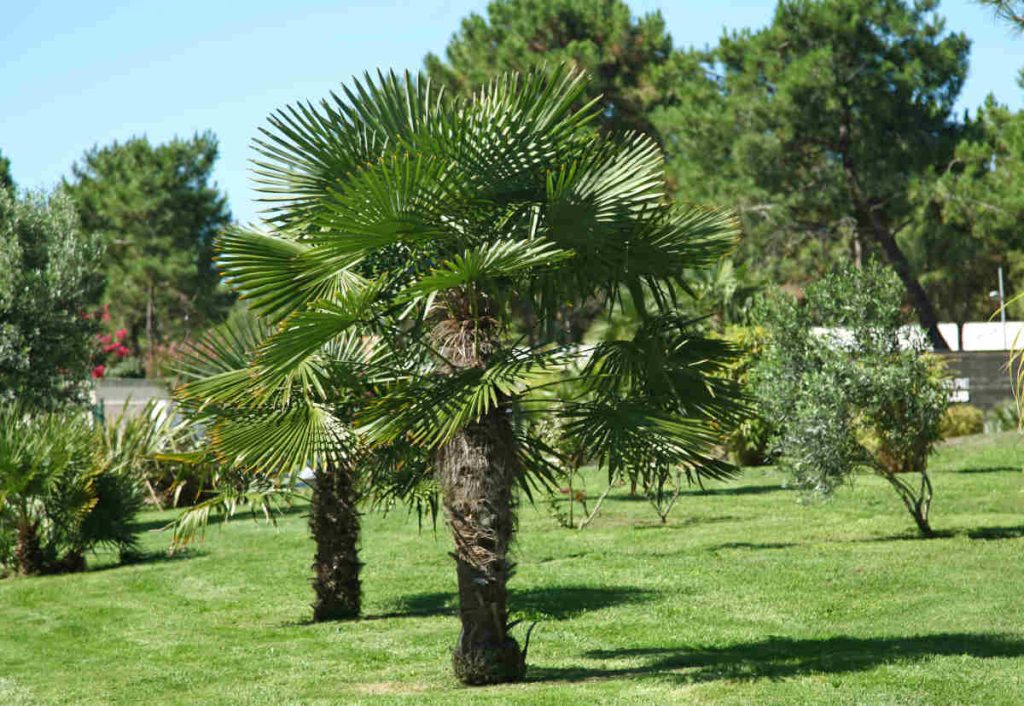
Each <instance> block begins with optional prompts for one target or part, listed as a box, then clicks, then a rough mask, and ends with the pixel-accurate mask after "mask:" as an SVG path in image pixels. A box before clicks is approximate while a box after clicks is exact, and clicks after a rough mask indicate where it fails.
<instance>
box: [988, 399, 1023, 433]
mask: <svg viewBox="0 0 1024 706" xmlns="http://www.w3.org/2000/svg"><path fill="white" fill-rule="evenodd" d="M1018 429H1020V409H1019V408H1018V407H1017V401H1016V400H1012V399H1011V400H1004V401H1002V402H1000V403H999V404H997V405H996V406H995V407H993V408H992V409H990V410H989V411H988V412H987V413H986V414H985V433H986V434H993V433H995V432H1000V431H1017V430H1018Z"/></svg>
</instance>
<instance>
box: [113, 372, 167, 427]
mask: <svg viewBox="0 0 1024 706" xmlns="http://www.w3.org/2000/svg"><path fill="white" fill-rule="evenodd" d="M95 395H96V402H98V403H99V402H102V404H103V413H104V415H105V416H106V418H107V419H113V418H115V417H117V415H119V414H120V413H121V410H122V408H124V406H125V404H128V414H129V415H134V414H137V413H138V412H139V410H141V409H142V408H143V407H144V406H145V405H146V403H147V402H149V401H150V400H151V399H158V400H170V399H171V393H170V390H168V389H167V386H166V385H164V384H162V383H160V382H157V381H155V380H138V379H115V378H112V379H105V380H100V381H99V383H97V385H96V393H95Z"/></svg>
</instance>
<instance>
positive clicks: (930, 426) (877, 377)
mask: <svg viewBox="0 0 1024 706" xmlns="http://www.w3.org/2000/svg"><path fill="white" fill-rule="evenodd" d="M902 304H903V295H902V289H901V285H900V282H899V280H898V278H897V277H896V275H895V274H893V273H892V272H891V271H890V270H888V269H886V268H884V267H882V266H880V265H878V264H870V265H868V266H866V267H864V268H863V269H856V268H854V267H846V268H842V269H840V270H838V271H836V272H834V273H833V274H830V275H828V276H826V277H824V278H823V279H821V280H820V281H818V282H816V283H815V284H813V285H811V286H809V287H808V288H807V290H806V298H805V300H804V301H803V302H802V303H801V302H798V301H796V300H795V299H793V298H792V297H785V296H778V297H775V298H773V299H770V300H768V301H766V302H764V303H763V304H762V306H761V311H760V318H761V320H762V323H763V325H764V327H765V330H766V332H767V340H766V342H765V349H764V352H763V354H762V356H761V358H760V360H759V362H758V364H757V366H756V368H755V370H754V372H753V375H752V381H753V389H754V393H755V395H756V398H757V401H758V406H759V409H760V412H761V414H763V415H764V416H765V417H766V418H767V419H769V420H770V422H771V423H772V425H773V427H774V428H775V429H776V430H777V431H776V435H775V438H774V442H773V444H772V447H773V453H774V454H775V455H776V456H777V458H778V460H779V462H780V463H781V464H782V465H783V467H785V468H786V469H787V470H788V471H789V473H790V474H791V477H792V479H793V482H794V484H795V485H796V486H798V487H800V488H802V489H804V490H807V491H809V492H810V493H811V494H813V495H819V496H828V495H831V494H832V492H833V491H835V490H836V488H838V487H839V486H841V485H843V484H844V483H847V482H850V481H851V480H852V478H853V477H854V474H855V473H856V471H858V470H860V469H867V470H870V471H872V472H874V473H876V474H878V475H880V476H882V477H884V478H885V479H886V480H888V481H889V482H890V483H891V484H893V486H894V487H896V489H897V491H898V492H900V495H901V498H903V499H904V502H905V503H907V502H909V503H910V504H909V505H908V509H910V510H911V513H912V514H913V513H914V512H915V510H914V509H912V507H917V506H920V507H918V510H922V509H923V510H924V519H925V522H926V521H927V520H926V518H927V504H928V501H930V496H931V488H930V482H929V481H928V479H927V476H926V472H927V462H928V453H929V452H930V451H931V449H932V447H933V445H934V444H935V442H936V441H938V440H939V438H940V432H939V424H940V421H941V419H942V415H943V412H944V411H945V409H946V407H947V405H948V401H947V398H948V386H947V382H946V379H945V377H944V375H943V371H942V369H941V366H940V365H939V364H938V362H937V361H936V360H935V359H934V358H933V357H932V356H930V355H929V354H928V344H927V339H926V338H925V337H924V336H923V335H921V334H920V332H919V331H917V330H916V329H913V328H909V327H905V326H904V325H903V324H904V311H903V307H902ZM914 473H916V474H920V475H921V481H922V490H921V491H916V490H914V489H913V488H911V487H910V484H909V482H908V481H907V480H905V479H906V478H907V476H904V475H903V474H914ZM925 486H927V488H925ZM925 496H927V498H925ZM915 517H916V516H915Z"/></svg>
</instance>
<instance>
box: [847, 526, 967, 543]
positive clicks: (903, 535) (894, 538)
mask: <svg viewBox="0 0 1024 706" xmlns="http://www.w3.org/2000/svg"><path fill="white" fill-rule="evenodd" d="M955 536H957V531H956V530H945V529H940V530H932V533H931V534H930V535H924V534H921V533H920V532H918V531H917V530H911V529H908V530H906V531H905V532H900V533H899V534H886V535H882V536H880V537H861V538H859V539H846V540H838V541H845V542H852V543H861V542H928V541H931V540H934V539H949V538H951V537H955Z"/></svg>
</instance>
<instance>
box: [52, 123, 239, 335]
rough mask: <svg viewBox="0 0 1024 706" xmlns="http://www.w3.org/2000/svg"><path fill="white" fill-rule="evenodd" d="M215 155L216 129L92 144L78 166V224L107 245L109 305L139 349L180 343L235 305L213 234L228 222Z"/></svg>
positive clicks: (74, 192)
mask: <svg viewBox="0 0 1024 706" xmlns="http://www.w3.org/2000/svg"><path fill="white" fill-rule="evenodd" d="M216 159H217V140H216V138H215V137H214V136H213V135H212V134H210V133H206V134H202V135H195V136H193V137H191V138H188V139H181V138H176V139H174V140H171V141H170V142H168V143H166V144H162V145H156V146H154V145H152V144H150V142H149V140H147V139H146V138H144V137H141V138H133V139H131V140H128V141H126V142H123V143H120V142H115V143H113V144H111V145H108V146H106V147H95V148H93V149H91V150H89V151H88V152H86V154H85V155H84V157H83V158H82V160H81V161H80V162H78V163H76V164H75V165H74V167H73V168H72V174H73V178H72V179H71V181H70V183H69V184H68V185H67V189H68V192H69V193H70V194H71V196H72V198H73V199H74V202H75V204H76V206H77V208H78V211H79V213H80V214H81V218H82V227H83V228H84V229H85V230H87V231H89V232H91V233H97V234H99V235H100V236H101V237H102V238H103V241H104V242H105V243H106V246H107V258H106V261H105V262H106V265H105V266H106V274H107V285H106V289H105V291H104V301H106V302H109V303H110V304H111V305H112V312H111V314H112V316H113V317H114V318H115V319H116V320H117V321H118V322H120V323H122V324H123V325H124V326H126V327H127V328H128V330H129V338H130V341H131V343H132V345H133V346H134V347H135V348H136V349H139V348H140V346H141V345H142V342H143V341H145V342H146V343H147V345H150V346H152V345H153V344H156V343H159V342H161V341H166V340H175V339H179V338H181V337H183V336H184V335H185V334H186V333H187V332H188V331H190V330H192V329H193V328H195V327H199V326H202V325H204V324H206V323H207V322H209V321H211V320H216V319H217V318H218V317H220V316H221V315H222V314H223V313H224V311H225V310H226V307H227V305H228V304H229V303H230V299H229V298H228V297H227V296H226V295H225V294H224V293H223V292H222V291H221V290H220V289H219V282H218V277H217V274H216V272H215V271H214V269H213V267H212V250H211V248H212V243H213V236H214V234H215V233H216V232H217V231H218V230H220V229H221V228H222V227H223V226H225V225H227V223H228V222H229V220H230V213H229V211H228V208H227V202H226V198H225V196H224V194H223V193H222V192H221V191H220V190H219V189H218V188H217V187H216V185H214V184H213V183H212V174H213V167H214V163H215V162H216Z"/></svg>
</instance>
